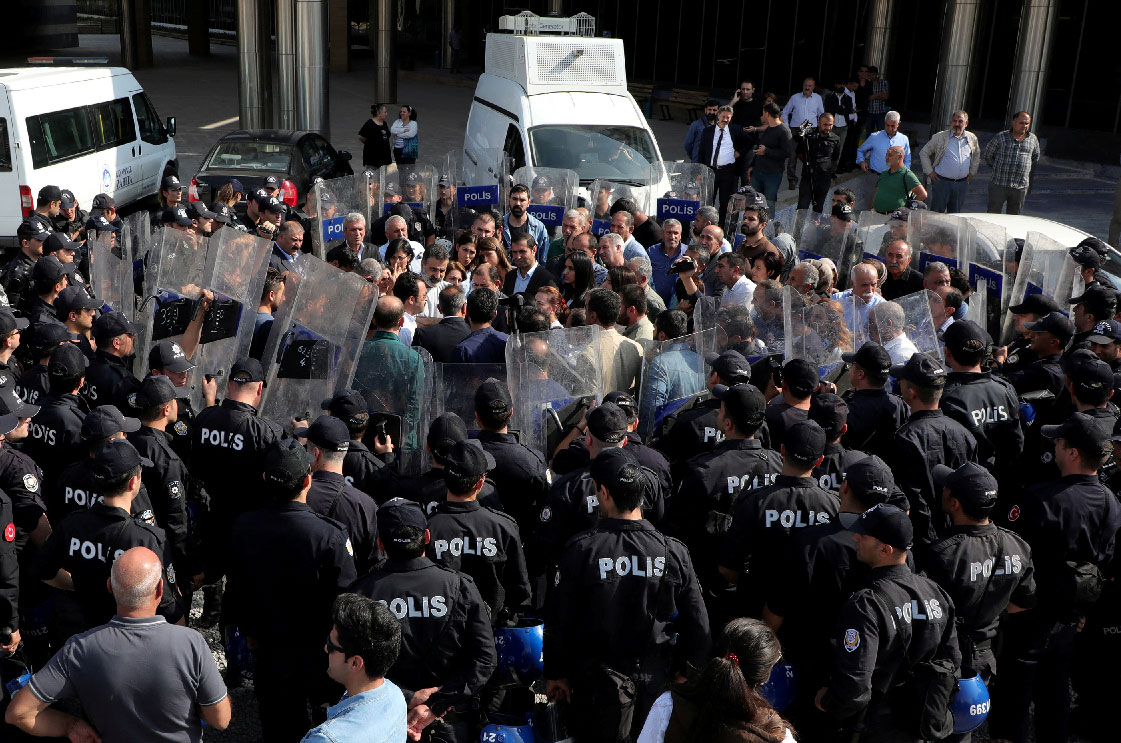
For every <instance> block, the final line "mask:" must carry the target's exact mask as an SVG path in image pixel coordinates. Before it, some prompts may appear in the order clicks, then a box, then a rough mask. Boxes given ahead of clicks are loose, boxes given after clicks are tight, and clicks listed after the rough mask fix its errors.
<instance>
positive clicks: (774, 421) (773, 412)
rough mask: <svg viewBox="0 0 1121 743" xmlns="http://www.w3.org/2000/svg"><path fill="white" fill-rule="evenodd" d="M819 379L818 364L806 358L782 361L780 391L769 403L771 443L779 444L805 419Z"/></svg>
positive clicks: (768, 416) (768, 414)
mask: <svg viewBox="0 0 1121 743" xmlns="http://www.w3.org/2000/svg"><path fill="white" fill-rule="evenodd" d="M819 381H820V379H819V374H818V369H817V365H816V364H811V363H810V362H808V361H806V360H805V359H791V360H790V361H787V362H786V363H785V364H783V366H782V386H781V387H780V388H779V393H780V394H779V395H778V396H777V397H775V398H773V399H771V401H770V402H768V403H767V430H768V432H769V433H770V442H771V446H776V447H777V446H780V445H781V444H782V442H783V438H784V436H785V435H786V429H787V428H789V427H790V426H792V425H794V424H795V423H798V422H799V421H804V420H806V416H807V414H808V413H809V410H810V397H811V396H812V395H813V393H814V390H816V389H817V385H818V382H819Z"/></svg>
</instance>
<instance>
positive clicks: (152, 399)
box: [129, 374, 179, 410]
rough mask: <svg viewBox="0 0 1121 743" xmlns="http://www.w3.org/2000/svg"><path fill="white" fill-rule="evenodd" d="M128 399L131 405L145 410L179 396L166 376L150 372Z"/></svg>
mask: <svg viewBox="0 0 1121 743" xmlns="http://www.w3.org/2000/svg"><path fill="white" fill-rule="evenodd" d="M131 397H132V399H130V400H129V402H130V403H132V405H133V407H135V408H137V409H140V410H145V409H147V408H154V407H156V406H157V405H163V404H164V403H166V402H171V401H172V400H174V399H176V398H177V397H179V392H178V389H177V388H176V387H175V385H174V384H172V383H171V380H170V379H168V378H167V377H162V376H159V375H157V374H151V375H149V376H147V377H145V378H144V381H142V382H141V383H140V389H139V390H137V391H136V392H135V393H134V394H133V395H132V396H131Z"/></svg>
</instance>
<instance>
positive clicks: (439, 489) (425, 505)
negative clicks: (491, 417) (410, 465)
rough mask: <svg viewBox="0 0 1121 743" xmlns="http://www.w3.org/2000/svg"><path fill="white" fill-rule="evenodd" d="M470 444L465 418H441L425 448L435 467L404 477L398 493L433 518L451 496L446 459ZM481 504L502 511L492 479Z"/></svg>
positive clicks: (430, 431) (434, 423) (451, 415)
mask: <svg viewBox="0 0 1121 743" xmlns="http://www.w3.org/2000/svg"><path fill="white" fill-rule="evenodd" d="M466 440H467V426H466V425H465V424H464V423H463V419H462V418H460V417H459V416H458V415H456V414H455V413H443V414H442V415H439V416H437V418H436V420H434V421H432V425H430V426H429V427H428V434H427V436H426V438H425V448H427V449H428V453H429V454H431V455H432V467H431V468H430V469H429V470H428V471H427V472H423V473H421V474H419V475H413V476H409V477H402V478H401V481H400V483H399V485H398V487H397V488H396V490H395V492H399V493H400V494H401V497H402V498H407V499H408V500H411V501H414V502H416V503H419V504H420V507H421V508H422V509H424V513H425V515H426V516H431V515H432V514H433V513H435V512H436V506H437V505H439V504H440V503H443V502H444V501H445V500H446V499H447V496H448V486H447V483H445V482H444V466H445V464H446V462H447V460H446V459H445V457H446V456H447V454H448V452H449V451H451V449H452V447H453V446H455V445H456V444H458V443H459V442H461V441H466ZM478 501H479V503H481V504H482V505H484V506H486V507H487V508H493V509H495V510H496V511H501V510H502V501H501V500H500V499H499V498H498V491H497V490H496V489H495V487H494V481H493V480H491V479H490V478H489V477H488V478H486V479H485V481H484V484H483V489H482V490H481V491H480V492H479V497H478Z"/></svg>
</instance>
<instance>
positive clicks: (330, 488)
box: [294, 415, 378, 575]
mask: <svg viewBox="0 0 1121 743" xmlns="http://www.w3.org/2000/svg"><path fill="white" fill-rule="evenodd" d="M294 433H295V435H296V436H297V437H298V438H306V439H307V442H308V453H309V454H310V455H311V490H309V491H308V494H307V503H308V505H309V506H311V508H312V510H313V511H315V512H316V513H318V514H321V515H323V516H326V517H327V518H329V519H333V520H334V521H338V522H339V523H340V524H342V525H343V528H344V529H346V533H347V534H348V535H349V536H350V545H351V547H352V548H353V549H354V553H353V554H354V568H355V570H356V571H357V573H358V574H359V575H365V574H366V573H368V572H370V571H371V570H373V569H374V566H375V565H377V562H378V523H377V512H378V507H377V506H376V505H375V504H374V499H373V498H371V497H370V496H368V495H366V494H365V493H363V492H362V491H361V490H358V489H357V488H355V487H354V486H352V485H351V484H350V483H348V482H347V481H346V477H344V476H343V459H344V458H345V457H346V452H347V449H349V448H350V431H348V430H347V428H346V424H345V423H343V422H342V421H341V420H339V419H338V418H335V417H334V416H331V415H321V416H319V417H318V418H316V419H315V421H314V422H313V423H312V424H311V425H310V426H309V427H307V428H298V429H296V431H295V432H294Z"/></svg>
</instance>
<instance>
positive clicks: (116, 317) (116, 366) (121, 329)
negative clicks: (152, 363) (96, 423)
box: [83, 312, 141, 410]
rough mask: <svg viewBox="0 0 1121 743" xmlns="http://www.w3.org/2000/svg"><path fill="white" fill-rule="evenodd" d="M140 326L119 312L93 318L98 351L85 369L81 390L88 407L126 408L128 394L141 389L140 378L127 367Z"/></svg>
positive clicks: (127, 406) (94, 337)
mask: <svg viewBox="0 0 1121 743" xmlns="http://www.w3.org/2000/svg"><path fill="white" fill-rule="evenodd" d="M140 330H141V327H140V325H138V324H137V323H134V322H131V321H129V320H126V319H125V316H124V315H122V314H121V313H120V312H106V313H105V314H103V315H101V316H100V317H98V318H97V319H96V320H94V321H93V339H94V341H96V343H97V352H96V354H95V355H94V359H93V361H91V362H90V368H89V370H88V371H87V372H86V389H85V391H84V392H83V394H84V395H85V398H86V400H88V401H89V404H90V407H94V408H95V407H97V406H98V405H116V406H117V409H119V410H128V409H129V396H130V395H131V394H132V393H134V392H136V391H137V390H139V389H140V380H139V379H137V378H136V377H135V376H133V373H132V370H131V369H130V368H129V366H128V365H129V362H130V360H131V358H132V353H133V343H134V342H135V340H136V334H137V333H139V332H140Z"/></svg>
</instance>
